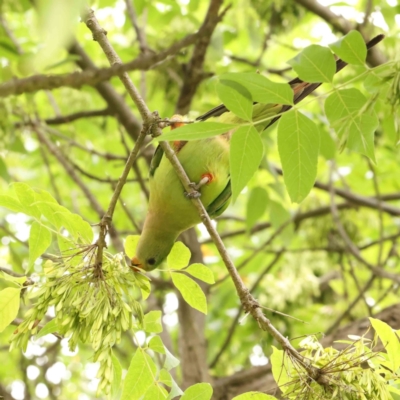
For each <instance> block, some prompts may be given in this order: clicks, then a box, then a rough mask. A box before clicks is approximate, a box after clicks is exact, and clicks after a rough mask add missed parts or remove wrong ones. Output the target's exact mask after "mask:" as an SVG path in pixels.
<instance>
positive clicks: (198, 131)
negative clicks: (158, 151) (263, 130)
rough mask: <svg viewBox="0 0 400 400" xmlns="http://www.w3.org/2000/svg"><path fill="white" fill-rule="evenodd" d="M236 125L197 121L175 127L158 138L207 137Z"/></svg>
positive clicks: (190, 138)
mask: <svg viewBox="0 0 400 400" xmlns="http://www.w3.org/2000/svg"><path fill="white" fill-rule="evenodd" d="M235 127H236V125H233V124H222V123H220V122H207V121H206V122H196V123H194V124H188V125H184V126H181V127H180V128H177V129H174V130H173V131H170V132H166V133H164V134H163V135H162V136H160V137H158V138H157V139H158V140H159V141H161V140H165V141H170V140H199V139H206V138H209V137H213V136H217V135H221V134H223V133H226V132H229V131H230V130H232V129H233V128H235Z"/></svg>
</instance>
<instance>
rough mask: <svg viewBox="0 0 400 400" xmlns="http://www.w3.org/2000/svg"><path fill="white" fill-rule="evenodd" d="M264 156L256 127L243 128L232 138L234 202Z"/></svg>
mask: <svg viewBox="0 0 400 400" xmlns="http://www.w3.org/2000/svg"><path fill="white" fill-rule="evenodd" d="M263 154H264V145H263V142H262V140H261V138H260V135H259V133H258V132H257V130H256V129H255V128H254V126H242V127H240V128H239V129H238V130H237V131H235V132H234V133H233V135H232V138H231V148H230V161H229V162H230V170H231V180H232V197H233V201H235V200H236V198H237V197H238V196H239V194H240V192H241V191H242V189H243V188H244V187H245V186H246V184H247V182H248V181H249V180H250V178H251V177H252V176H253V175H254V173H255V172H256V171H257V169H258V167H259V165H260V162H261V159H262V157H263Z"/></svg>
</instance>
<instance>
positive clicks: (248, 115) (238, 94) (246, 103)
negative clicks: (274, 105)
mask: <svg viewBox="0 0 400 400" xmlns="http://www.w3.org/2000/svg"><path fill="white" fill-rule="evenodd" d="M216 90H217V93H218V97H219V98H220V100H221V101H222V102H223V103H224V105H225V106H226V107H227V108H228V110H229V111H232V112H233V113H234V114H235V115H237V116H238V117H240V118H242V119H244V120H246V121H251V119H252V115H253V99H252V98H251V93H250V92H249V91H248V90H247V89H246V88H245V87H244V86H242V85H241V84H239V83H237V82H235V81H228V80H221V81H220V83H218V85H217V86H216Z"/></svg>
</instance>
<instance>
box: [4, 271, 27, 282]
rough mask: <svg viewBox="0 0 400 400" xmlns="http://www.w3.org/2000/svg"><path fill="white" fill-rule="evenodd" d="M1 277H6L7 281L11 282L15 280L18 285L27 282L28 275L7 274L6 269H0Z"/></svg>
mask: <svg viewBox="0 0 400 400" xmlns="http://www.w3.org/2000/svg"><path fill="white" fill-rule="evenodd" d="M0 279H4V280H5V281H9V282H14V283H16V284H18V285H22V284H23V283H24V282H26V280H27V277H26V276H12V275H9V274H7V273H6V272H4V271H0Z"/></svg>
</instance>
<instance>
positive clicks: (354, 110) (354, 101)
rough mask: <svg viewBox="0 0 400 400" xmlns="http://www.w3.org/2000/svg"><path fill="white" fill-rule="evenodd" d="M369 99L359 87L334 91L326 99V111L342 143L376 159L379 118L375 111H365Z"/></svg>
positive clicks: (342, 145)
mask: <svg viewBox="0 0 400 400" xmlns="http://www.w3.org/2000/svg"><path fill="white" fill-rule="evenodd" d="M366 103H367V99H366V98H365V96H364V95H363V94H362V93H361V92H360V91H359V90H357V89H343V90H337V91H335V92H334V93H332V94H331V95H330V96H329V97H328V98H327V99H326V101H325V113H326V116H327V117H328V119H329V122H330V123H331V125H332V127H333V128H334V129H335V131H336V132H337V134H338V136H339V138H340V140H341V145H340V147H341V148H343V147H344V146H345V145H347V147H348V148H349V149H351V150H354V151H356V152H358V153H361V154H364V155H366V156H368V157H369V158H371V160H373V161H375V151H374V133H375V130H376V128H377V127H378V123H379V122H378V119H377V117H376V115H375V113H374V112H373V111H370V112H368V113H366V112H365V106H366Z"/></svg>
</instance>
